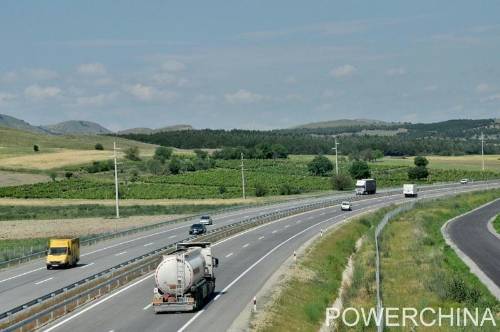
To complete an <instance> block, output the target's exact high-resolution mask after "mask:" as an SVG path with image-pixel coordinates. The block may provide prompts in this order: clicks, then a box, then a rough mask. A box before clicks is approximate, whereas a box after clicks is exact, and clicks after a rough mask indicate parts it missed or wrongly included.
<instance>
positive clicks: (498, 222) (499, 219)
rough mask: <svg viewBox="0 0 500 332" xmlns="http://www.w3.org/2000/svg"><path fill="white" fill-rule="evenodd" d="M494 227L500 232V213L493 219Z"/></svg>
mask: <svg viewBox="0 0 500 332" xmlns="http://www.w3.org/2000/svg"><path fill="white" fill-rule="evenodd" d="M493 228H495V230H496V231H497V233H498V234H500V214H499V215H498V216H497V217H496V219H495V220H493Z"/></svg>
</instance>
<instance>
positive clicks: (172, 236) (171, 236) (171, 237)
mask: <svg viewBox="0 0 500 332" xmlns="http://www.w3.org/2000/svg"><path fill="white" fill-rule="evenodd" d="M174 237H177V235H170V236H169V237H168V238H169V239H173V238H174Z"/></svg>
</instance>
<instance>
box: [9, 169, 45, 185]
mask: <svg viewBox="0 0 500 332" xmlns="http://www.w3.org/2000/svg"><path fill="white" fill-rule="evenodd" d="M49 180H50V178H49V177H48V176H46V175H41V174H31V173H18V172H6V171H0V187H6V186H19V185H23V184H33V183H39V182H46V181H49Z"/></svg>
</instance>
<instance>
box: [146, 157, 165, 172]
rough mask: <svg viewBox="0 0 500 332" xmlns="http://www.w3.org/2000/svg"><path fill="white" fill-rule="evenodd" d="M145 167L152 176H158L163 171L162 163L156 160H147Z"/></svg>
mask: <svg viewBox="0 0 500 332" xmlns="http://www.w3.org/2000/svg"><path fill="white" fill-rule="evenodd" d="M147 167H148V170H149V171H150V172H151V174H154V175H159V174H161V173H162V171H163V167H162V163H161V162H160V161H159V160H157V159H150V160H148V162H147Z"/></svg>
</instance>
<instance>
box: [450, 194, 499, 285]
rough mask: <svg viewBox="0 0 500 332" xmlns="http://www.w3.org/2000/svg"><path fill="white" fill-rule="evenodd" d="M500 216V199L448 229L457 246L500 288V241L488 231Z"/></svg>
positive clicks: (468, 215)
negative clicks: (492, 220)
mask: <svg viewBox="0 0 500 332" xmlns="http://www.w3.org/2000/svg"><path fill="white" fill-rule="evenodd" d="M497 214H500V199H497V200H495V201H493V202H491V203H490V204H487V205H485V206H483V207H482V208H480V209H477V210H474V211H472V212H470V213H467V214H465V215H463V216H461V217H459V218H457V219H455V220H454V221H453V222H451V223H450V224H449V225H448V227H447V232H448V234H449V236H450V238H451V240H452V241H453V242H454V243H455V245H456V246H457V247H458V248H459V249H460V250H461V251H462V252H463V253H464V254H465V255H467V256H468V257H469V258H470V259H471V260H472V261H473V262H474V263H475V264H476V265H477V266H478V267H479V268H480V269H481V271H482V272H484V273H485V274H486V275H487V276H488V277H489V278H490V279H491V280H492V281H493V282H494V283H495V284H496V285H497V287H500V239H499V238H498V237H496V236H495V235H493V234H492V233H491V232H490V231H489V230H488V221H489V220H490V219H491V218H493V217H494V216H496V215H497Z"/></svg>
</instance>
